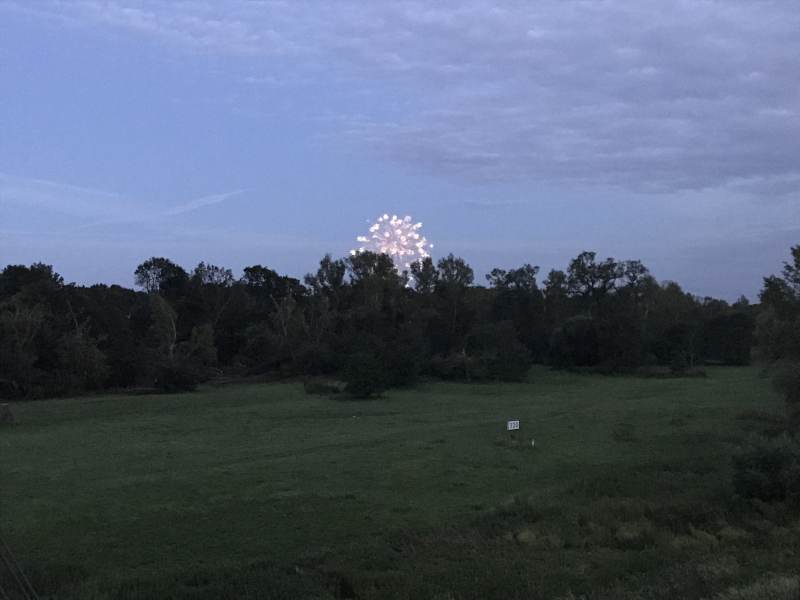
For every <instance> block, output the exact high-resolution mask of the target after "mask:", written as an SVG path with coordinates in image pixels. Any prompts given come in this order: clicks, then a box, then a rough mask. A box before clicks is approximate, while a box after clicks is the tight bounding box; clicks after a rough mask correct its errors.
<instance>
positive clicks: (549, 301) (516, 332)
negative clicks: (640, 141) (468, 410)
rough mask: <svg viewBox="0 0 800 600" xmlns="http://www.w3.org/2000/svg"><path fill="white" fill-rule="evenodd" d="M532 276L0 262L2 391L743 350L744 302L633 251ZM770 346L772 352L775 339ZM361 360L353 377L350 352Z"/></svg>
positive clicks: (515, 367)
mask: <svg viewBox="0 0 800 600" xmlns="http://www.w3.org/2000/svg"><path fill="white" fill-rule="evenodd" d="M538 275H539V268H538V267H535V266H531V265H527V264H526V265H523V266H522V267H520V268H517V269H510V270H504V269H494V270H493V271H492V272H491V273H490V274H489V275H487V277H486V279H487V283H488V287H483V286H479V285H476V284H475V281H474V273H473V270H472V269H471V268H470V266H469V265H468V264H466V263H465V262H464V260H462V259H460V258H457V257H454V256H453V255H449V256H447V257H444V258H442V259H441V260H439V261H438V262H437V263H434V262H433V261H432V260H431V259H430V258H427V259H426V260H425V261H424V262H422V263H419V264H414V265H413V266H412V268H411V271H410V272H409V273H398V272H397V271H396V270H395V268H394V264H393V263H392V261H391V259H390V258H389V257H388V256H386V255H382V254H373V253H369V252H365V253H360V254H356V255H354V256H350V257H347V258H345V259H339V260H336V259H333V258H332V257H331V256H325V257H324V258H323V259H322V261H321V262H320V264H319V268H318V269H317V271H316V272H314V273H311V274H309V275H306V277H305V279H304V282H300V281H299V280H297V279H293V278H291V277H286V276H282V275H279V274H278V273H276V272H275V271H273V270H272V269H269V268H267V267H264V266H261V265H254V266H251V267H247V268H246V269H244V273H243V275H242V276H241V277H240V278H238V279H237V278H236V277H234V275H233V273H232V272H231V270H229V269H226V268H222V267H218V266H214V265H209V264H205V263H200V264H199V265H198V266H197V267H196V268H195V269H194V270H193V271H192V272H187V271H186V270H184V269H183V268H182V267H181V266H179V265H177V264H175V263H173V262H172V261H170V260H168V259H166V258H158V257H154V258H152V259H150V260H147V261H146V262H144V263H142V264H141V265H139V267H137V269H136V271H135V281H136V284H137V286H138V287H139V288H141V290H142V291H134V290H130V289H126V288H123V287H120V286H116V285H113V286H106V285H94V286H91V287H81V286H77V285H74V284H65V283H64V281H63V279H62V277H60V276H59V275H58V274H57V273H55V272H54V271H53V269H52V267H50V266H48V265H43V264H34V265H32V266H30V267H25V266H18V265H10V266H8V267H6V268H5V269H4V270H3V271H2V273H0V396H2V397H6V398H9V397H10V398H26V397H42V396H51V395H58V394H74V393H80V392H83V391H90V390H99V389H108V388H112V389H117V388H129V387H146V388H154V387H157V388H160V389H163V390H165V391H174V390H186V389H191V388H192V387H194V385H195V384H196V383H198V382H201V381H203V380H206V379H209V378H211V377H214V376H216V375H221V374H226V375H230V376H239V375H254V374H265V373H270V374H275V375H279V376H288V375H298V374H303V375H309V376H313V375H329V374H337V375H342V376H344V375H345V374H348V375H349V376H350V377H351V378H354V379H358V380H360V381H362V382H364V381H365V380H366V379H370V381H369V388H370V390H372V391H370V392H369V393H370V394H371V393H378V392H379V391H380V390H382V389H385V388H387V387H393V386H403V385H408V384H411V383H413V382H414V381H415V380H416V379H417V378H418V377H419V376H420V375H422V374H427V375H433V376H439V377H442V378H448V379H458V380H521V379H523V378H524V377H525V375H526V373H527V371H528V368H529V366H530V364H531V363H533V362H539V363H547V364H551V365H553V366H555V367H561V368H584V369H592V370H598V371H603V372H620V371H631V370H634V369H636V368H639V367H641V366H643V365H672V366H673V367H674V368H675V369H676V370H681V369H685V368H691V367H694V366H697V365H699V364H702V363H705V362H714V363H718V364H746V363H748V361H749V356H750V347H751V337H752V329H753V326H754V321H755V314H756V312H755V311H756V307H752V306H750V305H748V303H747V301H746V300H744V299H743V300H741V301H739V302H737V303H735V304H733V305H729V304H727V303H726V302H724V301H721V300H715V299H712V298H698V297H695V296H693V295H691V294H688V293H686V292H684V291H683V290H682V289H681V288H680V286H679V285H678V284H676V283H673V282H666V283H658V282H657V281H656V280H655V279H654V278H653V277H652V276H651V274H650V273H649V272H648V270H647V269H646V268H645V267H644V266H643V265H642V264H641V263H640V262H638V261H621V262H620V261H615V260H613V259H611V258H608V259H605V260H602V261H600V260H598V259H597V258H596V256H595V253H593V252H583V253H581V254H580V255H579V256H577V257H576V258H575V259H573V260H572V261H571V262H570V264H569V265H568V267H567V269H566V270H565V271H560V270H553V271H551V272H550V273H549V274H548V275H547V277H546V278H545V280H544V282H543V283H542V284H541V285H540V283H539V281H538V280H537V277H538ZM790 275H791V276H794V275H792V274H791V273H790ZM791 285H796V282H795V283H794V284H791V279H790V282H789V283H778V282H777V281H772V280H770V282H769V284H768V289H767V290H766V291H765V293H764V301H765V303H767V304H769V305H770V307H773V305H774V308H770V310H769V311H768V312H767V313H766V315H761V317H760V319H761V321H762V324H761V329H762V330H765V328H769V327H779V325H776V323H777V322H778V320H780V319H785V318H788V317H786V315H785V313H784V310H788V309H785V307H784V305H783V304H782V303H785V302H789V303H791V302H794V303H795V304H796V303H797V290H796V288H792V287H791ZM773 288H774V289H773ZM793 289H794V291H792V290H793ZM776 290H777V291H776ZM781 294H782V295H781ZM792 294H794V295H792ZM778 296H780V298H779V299H776V298H777V297H778ZM786 298H789V299H788V300H787V299H786ZM790 300H791V302H790ZM790 312H791V311H790ZM791 314H794V315H795V316H794V317H792V318H794V319H795V320H796V313H791ZM782 326H783V325H780V327H782ZM782 343H783V342H780V341H779V340H778V341H776V342H775V344H774V348H773V346H770V348H771V350H770V351H771V352H773V353H779V354H780V353H782V352H784V350H783V346H781V344H782ZM366 356H368V357H369V362H370V363H371V364H372V363H374V364H373V365H372V368H371V370H372V371H373V373H372V374H370V377H369V378H367V377H366V375H365V369H364V368H363V365H358V364H356V363H358V362H359V360H361V359H362V358H363V357H366ZM364 360H366V359H364ZM365 385H366V384H365ZM351 387H353V389H355V388H357V387H358V385H355V386H351ZM360 393H367V392H365V391H362V392H360Z"/></svg>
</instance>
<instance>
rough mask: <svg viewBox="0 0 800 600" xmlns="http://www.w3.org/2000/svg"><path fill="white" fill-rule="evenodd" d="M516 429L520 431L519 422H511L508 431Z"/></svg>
mask: <svg viewBox="0 0 800 600" xmlns="http://www.w3.org/2000/svg"><path fill="white" fill-rule="evenodd" d="M515 429H519V421H509V422H508V429H507V430H508V431H513V430H515Z"/></svg>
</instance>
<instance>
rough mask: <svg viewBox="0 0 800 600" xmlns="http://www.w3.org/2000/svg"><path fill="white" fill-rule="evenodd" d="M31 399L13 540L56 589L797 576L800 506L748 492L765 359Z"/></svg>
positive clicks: (6, 446)
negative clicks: (310, 388) (520, 376)
mask: <svg viewBox="0 0 800 600" xmlns="http://www.w3.org/2000/svg"><path fill="white" fill-rule="evenodd" d="M13 409H14V412H15V415H16V417H17V421H18V424H17V425H14V426H12V427H6V428H3V429H0V452H1V453H2V456H1V458H0V528H2V531H3V532H4V533H5V537H6V538H7V541H8V542H9V543H10V544H11V545H12V546H13V548H14V550H15V552H16V554H17V557H18V559H20V560H21V561H22V562H23V563H24V565H25V566H26V569H27V570H28V571H29V572H30V573H31V576H32V578H33V579H34V582H35V583H36V585H37V587H39V589H41V590H43V591H44V592H45V593H50V594H53V597H58V598H159V597H163V598H198V599H199V598H226V597H229V598H312V597H318V598H323V597H327V598H331V597H333V598H335V597H342V598H345V597H352V598H433V597H437V598H494V597H497V598H500V597H502V598H552V597H564V598H568V597H579V596H580V595H584V596H585V597H597V598H605V597H609V598H611V597H625V594H632V595H630V596H629V597H632V598H633V597H652V598H662V597H663V598H667V597H686V598H691V597H696V598H703V597H712V596H714V595H715V594H723V593H727V594H729V596H726V597H737V596H735V593H736V592H735V590H736V589H738V588H737V586H739V587H741V588H742V589H745V588H746V589H747V590H750V589H756V588H754V587H753V586H758V585H762V584H759V583H758V581H759V579H758V578H759V577H761V576H763V575H764V573H765V572H768V573H774V574H776V577H779V576H782V575H788V574H791V573H792V572H793V570H792V569H793V568H795V567H797V566H798V565H797V564H796V560H797V558H796V557H795V553H796V552H800V546H798V543H797V542H796V541H795V540H796V538H797V537H798V535H797V534H798V532H800V527H798V525H797V523H796V522H794V521H793V520H792V517H791V515H790V514H789V513H788V512H787V511H786V510H784V509H783V507H771V506H770V507H766V506H761V507H755V508H754V507H753V506H752V505H749V504H748V505H745V504H744V503H742V502H741V501H739V500H737V499H736V498H734V497H733V495H732V491H731V485H730V464H731V456H732V454H733V453H734V452H736V450H737V448H738V447H739V446H740V445H741V444H742V443H743V441H744V439H745V438H746V436H747V435H748V431H746V430H748V429H750V430H752V429H754V428H757V427H758V426H759V421H758V419H755V417H753V415H755V416H756V417H758V416H759V415H762V416H763V414H764V412H766V413H771V412H772V413H775V412H779V411H780V409H781V406H780V401H779V399H778V398H777V396H776V395H775V394H774V393H773V392H772V391H771V389H770V387H769V385H768V383H767V382H766V381H765V380H764V379H762V378H760V377H759V376H758V373H757V371H756V370H755V369H750V368H736V369H733V368H714V369H710V370H709V376H708V377H707V378H703V379H700V378H697V379H638V378H629V377H601V376H586V375H570V374H564V373H557V372H551V371H548V370H545V369H535V370H534V371H533V372H532V373H531V376H530V381H529V382H527V383H521V384H504V385H465V384H448V383H430V384H425V385H422V386H420V387H418V388H416V389H412V390H400V391H392V392H389V393H388V394H386V396H385V397H384V398H381V399H378V400H370V401H352V400H342V399H339V398H338V397H337V398H335V399H331V398H326V397H324V396H316V395H306V394H305V393H304V392H303V387H302V385H301V384H268V385H248V386H227V387H220V388H207V389H204V390H201V391H200V392H198V393H195V394H182V395H172V396H138V397H133V396H103V397H95V398H83V399H67V400H51V401H44V402H31V403H25V404H17V405H15V406H14V407H13ZM507 419H520V420H521V422H522V429H521V431H520V433H519V434H518V437H517V438H515V439H514V438H511V437H510V436H509V434H507V433H506V432H505V422H506V420H507ZM761 420H762V421H763V418H762V419H761ZM531 438H535V440H536V445H535V447H534V448H532V447H531V446H530V439H531ZM759 511H760V512H759ZM797 556H800V555H797ZM775 581H777V582H778V583H777V584H775V585H778V586H779V587H781V586H783V587H786V588H787V589H789V588H791V589H794V588H792V585H794V584H791V583H787V581H788V580H784V579H780V580H779V579H775ZM763 585H766V586H767V587H769V585H772V584H771V583H769V581H768V582H767V583H763ZM746 586H750V587H746ZM787 586H788V587H787ZM783 587H782V588H781V589H783ZM731 590H733V591H731ZM743 593H744V592H743ZM636 594H639V595H636ZM664 594H672V595H671V596H670V595H664ZM731 594H733V595H731Z"/></svg>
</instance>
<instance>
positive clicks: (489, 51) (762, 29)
mask: <svg viewBox="0 0 800 600" xmlns="http://www.w3.org/2000/svg"><path fill="white" fill-rule="evenodd" d="M0 6H5V7H6V8H14V7H16V8H17V9H19V10H22V9H24V7H25V6H26V5H25V4H22V3H20V2H17V3H9V2H6V3H5V4H4V5H0ZM37 14H39V15H41V14H48V15H50V16H53V17H54V18H58V19H61V20H65V19H68V20H70V21H71V22H81V23H83V24H84V25H85V26H86V27H100V28H103V29H105V30H110V31H127V32H130V33H132V34H135V35H141V36H143V37H146V38H150V39H152V40H156V41H158V42H159V43H165V44H168V45H173V46H174V47H175V48H178V49H183V50H186V51H190V52H197V51H201V52H209V53H224V54H228V55H234V56H239V57H241V60H243V61H251V62H252V63H254V64H255V65H258V66H259V67H260V71H254V72H253V74H252V75H250V76H249V77H250V80H251V81H252V82H256V81H292V80H297V81H300V80H306V81H307V80H308V79H309V78H310V77H311V78H313V76H314V75H315V76H317V77H318V81H319V85H321V86H324V85H330V84H331V81H332V80H335V81H336V82H337V85H339V86H344V85H345V83H346V86H347V87H349V91H350V93H351V94H352V95H353V97H356V96H358V95H363V94H364V93H365V92H369V93H370V98H372V99H373V100H374V101H373V102H372V103H371V105H370V109H369V110H367V111H364V109H363V105H362V106H360V109H359V110H358V111H355V110H354V111H353V113H354V114H348V113H347V112H342V111H339V112H337V118H338V126H337V128H336V129H335V130H334V133H333V135H334V137H336V144H337V145H339V144H341V142H342V140H343V139H344V140H346V141H349V142H350V143H352V144H353V145H354V147H355V148H357V149H358V150H359V151H365V152H369V153H372V154H377V155H379V156H383V157H385V158H387V159H389V160H392V161H397V162H399V163H401V164H409V165H412V166H414V167H415V168H420V169H423V170H427V171H431V172H433V173H436V174H447V175H452V176H456V177H459V178H466V179H470V180H480V181H486V180H489V181H496V180H526V179H528V180H537V181H551V182H557V183H559V184H564V183H569V184H580V185H584V184H588V185H598V184H599V185H612V186H619V187H622V188H625V189H629V190H637V191H642V190H649V191H665V192H674V191H677V190H701V189H708V188H725V187H726V186H731V189H733V190H734V191H737V192H745V191H746V192H747V193H751V194H772V193H781V194H784V195H787V194H788V195H795V196H796V195H797V193H798V190H800V163H799V162H798V158H797V157H798V156H800V115H799V114H798V79H797V73H800V36H799V35H797V32H798V31H800V11H797V6H796V2H794V0H766V1H764V2H749V1H746V0H698V1H694V0H692V1H690V0H676V1H675V2H669V3H665V2H662V1H660V0H608V1H606V2H583V1H570V0H542V1H539V2H522V1H511V2H505V3H496V2H493V1H490V0H468V1H464V2H456V1H455V0H453V1H445V2H438V3H434V4H432V3H430V2H426V1H421V0H404V1H391V2H390V1H378V0H376V1H373V2H368V3H365V2H357V1H355V0H341V1H339V2H336V3H318V2H304V1H300V0H293V1H279V0H260V1H256V2H254V1H245V0H227V1H225V0H217V1H213V2H212V1H210V0H183V1H180V2H161V1H156V0H143V1H138V2H133V1H125V0H109V1H107V0H103V1H102V2H101V1H99V0H80V1H75V2H61V1H56V0H53V1H49V2H44V3H42V4H41V6H40V7H39V8H38V10H37ZM249 66H253V65H252V64H250V65H249ZM356 112H358V113H359V114H360V116H358V117H355V113H356ZM388 114H391V118H389V117H388V116H387V115H388ZM742 182H745V184H744V185H743V184H742Z"/></svg>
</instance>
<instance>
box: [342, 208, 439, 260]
mask: <svg viewBox="0 0 800 600" xmlns="http://www.w3.org/2000/svg"><path fill="white" fill-rule="evenodd" d="M421 228H422V223H414V222H413V221H412V220H411V217H408V216H407V217H403V218H402V219H400V218H398V216H397V215H392V216H391V218H390V217H389V215H383V216H382V217H378V220H377V221H376V222H375V224H374V225H373V226H372V227H370V228H369V235H360V236H358V237H357V238H356V241H358V242H360V243H361V244H362V245H361V246H360V247H359V248H357V249H355V250H351V251H350V254H353V255H355V254H358V253H359V252H365V251H370V252H377V253H379V254H388V255H389V256H391V257H392V260H393V261H394V264H395V266H396V267H397V268H398V269H400V268H401V267H403V268H406V269H408V268H410V267H411V265H412V264H413V263H415V262H418V261H421V260H422V259H423V258H426V257H428V256H430V254H429V253H428V248H433V244H428V240H427V238H425V236H422V235H420V233H419V230H420V229H421Z"/></svg>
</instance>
